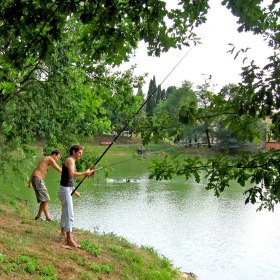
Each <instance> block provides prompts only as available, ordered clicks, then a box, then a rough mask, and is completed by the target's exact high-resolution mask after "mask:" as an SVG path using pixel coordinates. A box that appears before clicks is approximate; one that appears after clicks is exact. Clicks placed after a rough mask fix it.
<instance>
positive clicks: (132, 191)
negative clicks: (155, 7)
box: [1, 156, 280, 280]
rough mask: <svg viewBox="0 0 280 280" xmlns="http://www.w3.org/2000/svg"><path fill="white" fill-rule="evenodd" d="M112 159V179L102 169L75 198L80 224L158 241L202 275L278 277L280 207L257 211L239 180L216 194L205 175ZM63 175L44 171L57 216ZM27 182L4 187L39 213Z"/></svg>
mask: <svg viewBox="0 0 280 280" xmlns="http://www.w3.org/2000/svg"><path fill="white" fill-rule="evenodd" d="M106 160H107V161H108V162H111V163H118V164H114V165H113V167H114V171H113V172H112V173H111V174H110V176H109V178H108V180H106V178H104V176H103V173H102V171H97V172H96V175H95V177H94V178H87V179H86V180H85V182H84V183H83V184H82V185H81V187H80V188H79V191H80V192H81V198H74V210H75V226H76V227H79V228H84V229H87V230H90V231H94V230H98V231H100V232H114V233H116V234H117V235H120V236H123V237H125V238H127V239H128V240H129V241H131V242H133V243H136V244H139V245H145V246H151V247H154V248H155V249H156V250H157V251H158V252H160V253H161V254H163V255H164V256H166V257H167V258H169V259H170V260H171V261H172V262H173V263H174V265H175V266H176V267H179V268H181V270H183V271H187V272H190V271H191V272H193V273H195V274H197V275H198V277H199V280H237V279H238V280H263V279H269V280H278V279H280V267H279V265H278V258H279V248H280V239H279V234H280V224H279V220H280V211H279V207H277V208H276V211H275V213H270V212H265V211H264V212H261V213H260V212H256V206H254V205H246V206H245V205H244V200H245V197H244V196H243V195H242V193H243V191H244V189H241V188H240V187H238V186H237V185H233V186H232V187H231V188H230V189H228V190H227V191H226V192H225V193H224V194H223V195H222V196H221V197H220V198H216V197H214V194H213V192H211V191H205V189H204V187H205V182H201V183H200V184H197V183H195V182H194V181H188V182H186V181H185V180H184V178H176V179H173V180H171V181H161V182H158V181H155V180H149V179H148V165H149V160H148V159H142V160H139V159H130V158H129V157H124V156H109V157H107V158H106ZM59 178H60V175H59V174H58V173H57V172H56V171H55V170H50V172H49V175H48V177H47V179H46V184H47V187H48V189H49V193H50V196H51V202H50V211H51V214H52V216H53V217H54V218H55V219H59V217H60V204H59V200H58V198H57V188H58V185H59ZM127 179H129V182H127V181H128V180H127ZM25 185H26V184H23V183H19V184H18V185H17V190H16V191H14V190H11V188H9V187H8V186H5V191H7V192H13V193H16V194H17V195H19V196H21V197H23V198H25V199H28V200H29V202H30V205H31V206H32V207H33V209H34V215H35V214H36V211H37V207H38V205H37V204H36V200H35V195H34V193H33V190H28V189H27V187H26V186H25ZM1 189H3V188H1Z"/></svg>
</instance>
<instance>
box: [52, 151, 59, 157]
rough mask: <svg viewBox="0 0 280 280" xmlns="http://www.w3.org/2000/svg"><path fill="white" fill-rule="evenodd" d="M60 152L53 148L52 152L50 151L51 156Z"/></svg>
mask: <svg viewBox="0 0 280 280" xmlns="http://www.w3.org/2000/svg"><path fill="white" fill-rule="evenodd" d="M60 154H61V152H60V151H59V150H53V151H52V152H51V156H52V155H60Z"/></svg>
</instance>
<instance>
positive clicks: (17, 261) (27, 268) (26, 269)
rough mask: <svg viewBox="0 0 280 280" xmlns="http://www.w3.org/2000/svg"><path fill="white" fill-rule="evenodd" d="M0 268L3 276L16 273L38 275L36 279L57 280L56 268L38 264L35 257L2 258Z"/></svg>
mask: <svg viewBox="0 0 280 280" xmlns="http://www.w3.org/2000/svg"><path fill="white" fill-rule="evenodd" d="M0 268H1V270H2V271H3V272H4V273H5V274H9V273H12V272H18V273H20V274H30V275H38V279H49V280H51V279H57V270H56V268H55V267H54V266H52V265H44V264H40V262H39V259H38V258H37V257H36V256H26V255H21V256H19V257H18V258H11V257H10V258H3V259H2V262H0ZM39 276H40V277H39Z"/></svg>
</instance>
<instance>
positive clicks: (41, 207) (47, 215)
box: [36, 201, 51, 221]
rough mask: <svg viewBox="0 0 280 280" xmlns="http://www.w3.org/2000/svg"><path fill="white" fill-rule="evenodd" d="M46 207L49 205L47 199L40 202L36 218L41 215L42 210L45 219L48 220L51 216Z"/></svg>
mask: <svg viewBox="0 0 280 280" xmlns="http://www.w3.org/2000/svg"><path fill="white" fill-rule="evenodd" d="M48 207H49V205H48V201H43V202H41V204H40V207H39V211H38V213H37V216H36V218H37V219H39V218H40V217H41V216H42V213H43V212H44V213H45V216H46V219H47V220H49V221H50V220H51V217H50V213H49V209H48Z"/></svg>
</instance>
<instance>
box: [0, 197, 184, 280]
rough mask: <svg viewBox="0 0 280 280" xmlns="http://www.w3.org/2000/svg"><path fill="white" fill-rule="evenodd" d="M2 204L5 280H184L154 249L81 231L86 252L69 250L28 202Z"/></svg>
mask: <svg viewBox="0 0 280 280" xmlns="http://www.w3.org/2000/svg"><path fill="white" fill-rule="evenodd" d="M0 199H1V202H2V204H1V209H2V211H0V219H1V225H0V279H3V280H6V279H7V280H8V279H36V280H37V279H39V280H55V279H67V280H68V279H86V280H87V279H112V280H124V279H133V280H136V279H138V280H142V279H143V280H161V279H162V280H175V279H180V275H181V274H180V272H179V271H178V270H177V269H175V268H174V267H173V266H172V263H171V262H170V261H169V260H168V259H167V258H165V257H164V256H160V255H159V254H157V252H156V251H155V250H154V249H153V248H146V247H138V246H136V245H135V244H132V243H130V242H128V241H127V240H126V239H125V238H123V237H119V236H117V235H115V234H113V233H109V234H99V233H91V232H89V231H83V230H78V229H75V230H74V233H73V234H74V235H75V240H77V241H78V242H79V243H80V244H81V247H82V249H73V250H69V249H65V248H64V247H63V246H62V245H63V244H61V243H59V242H58V241H56V237H57V235H58V233H59V224H58V222H55V221H53V222H38V221H35V220H34V219H33V215H31V214H30V211H29V209H28V206H27V204H26V203H27V202H25V201H23V200H16V199H10V198H9V197H4V196H3V195H0ZM19 209H21V213H20V215H19V213H18V212H19Z"/></svg>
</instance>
